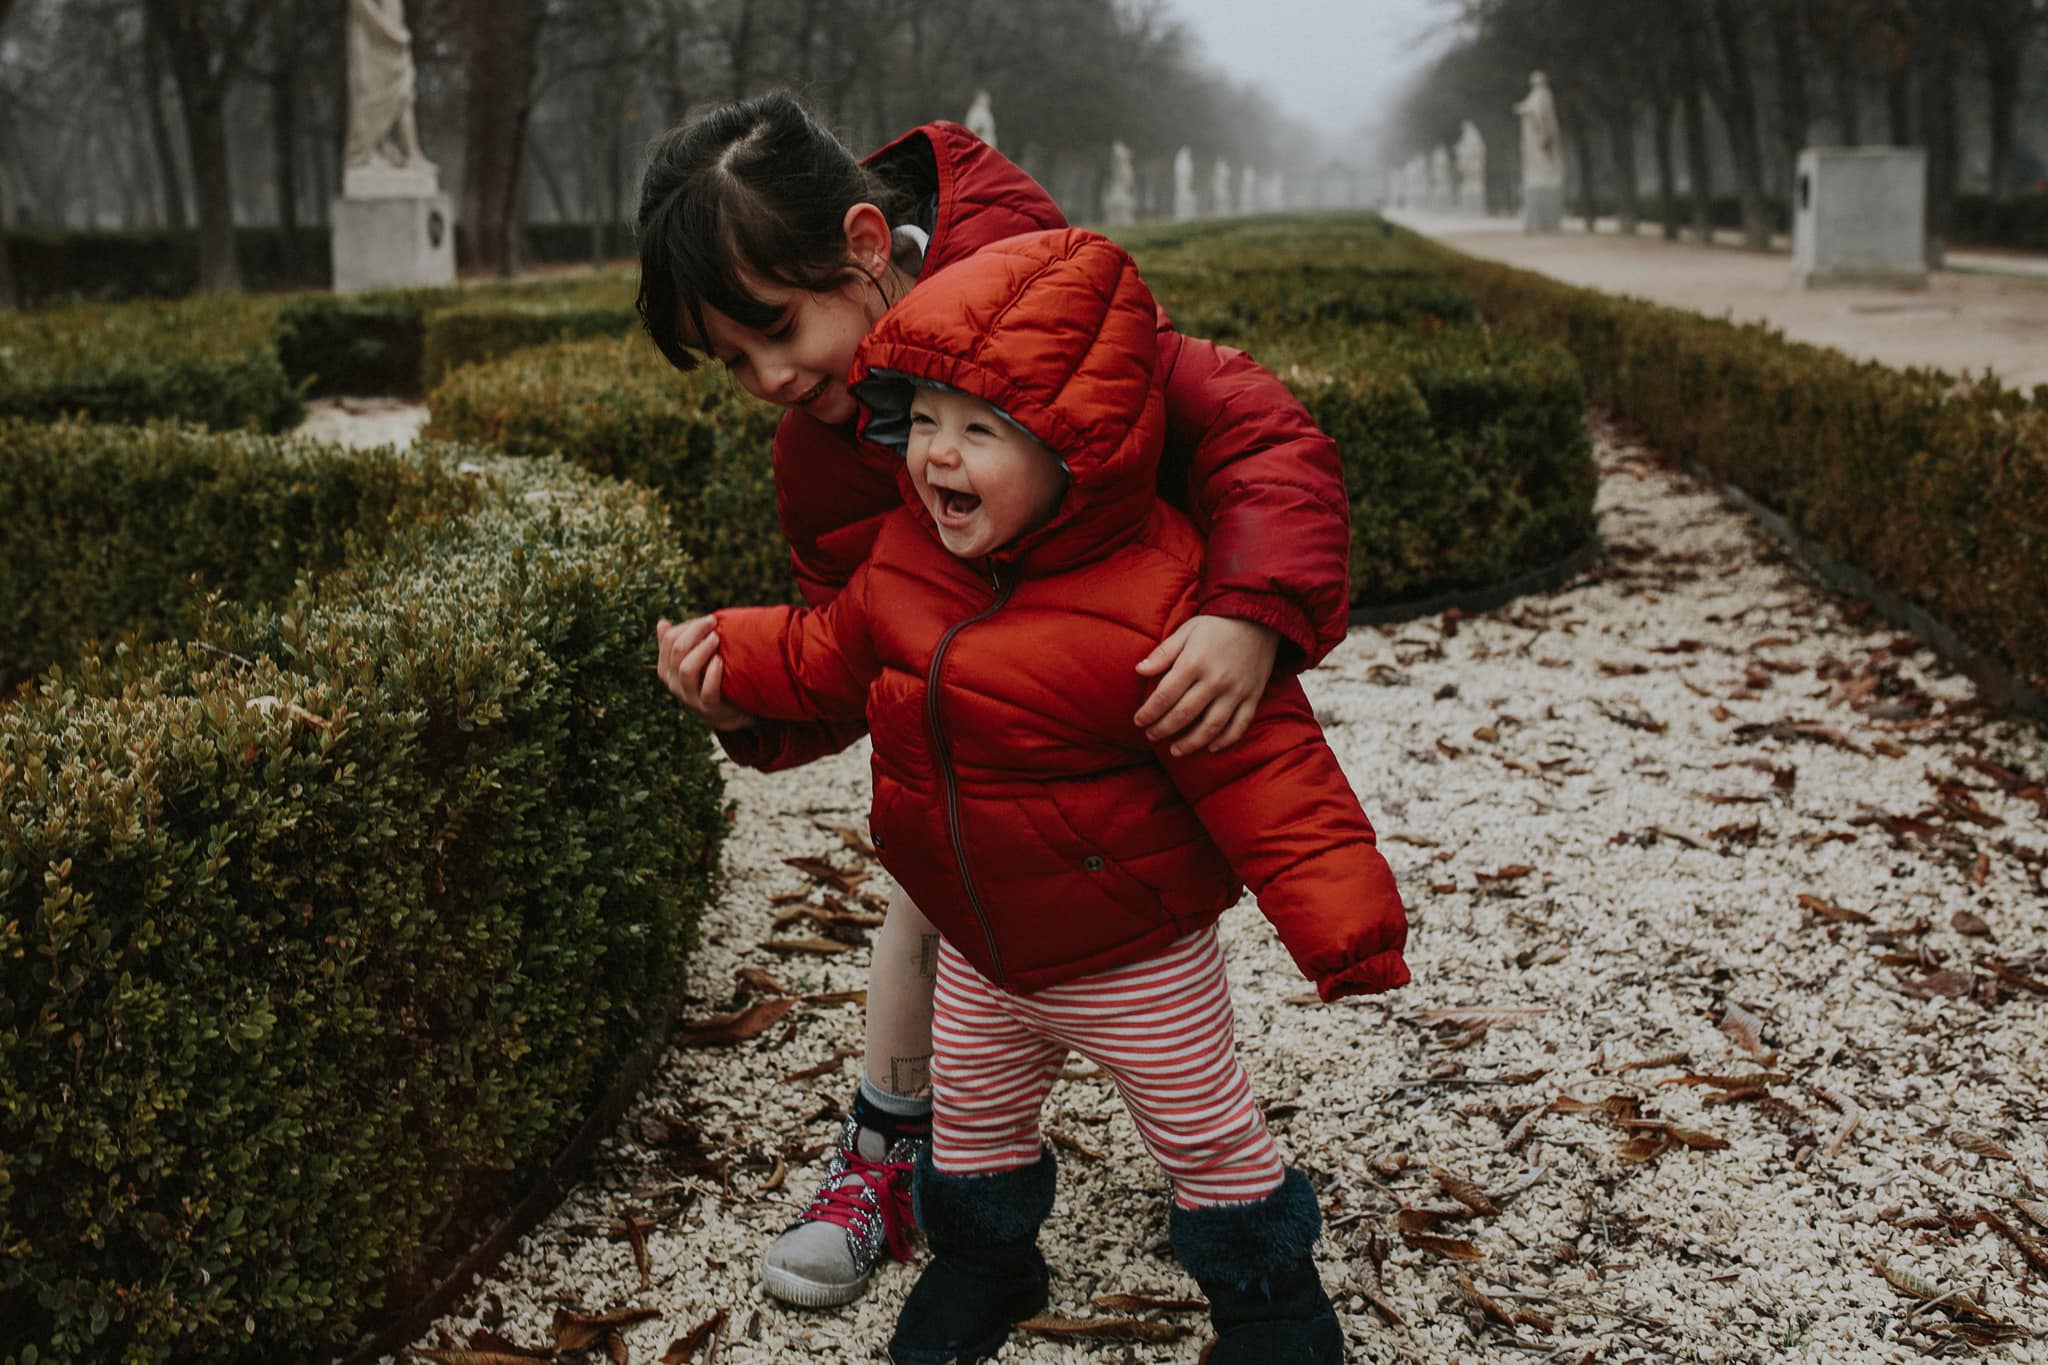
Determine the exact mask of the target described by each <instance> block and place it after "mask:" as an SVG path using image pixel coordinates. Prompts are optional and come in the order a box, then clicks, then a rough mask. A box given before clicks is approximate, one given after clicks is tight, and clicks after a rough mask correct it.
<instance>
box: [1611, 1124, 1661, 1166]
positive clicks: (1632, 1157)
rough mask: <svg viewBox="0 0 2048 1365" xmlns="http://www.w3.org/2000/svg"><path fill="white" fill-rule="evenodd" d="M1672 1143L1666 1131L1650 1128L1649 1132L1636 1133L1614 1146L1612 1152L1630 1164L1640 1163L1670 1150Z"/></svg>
mask: <svg viewBox="0 0 2048 1365" xmlns="http://www.w3.org/2000/svg"><path fill="white" fill-rule="evenodd" d="M1672 1145H1673V1144H1672V1141H1671V1137H1670V1135H1669V1134H1668V1133H1665V1132H1663V1131H1662V1130H1661V1129H1652V1130H1650V1131H1649V1132H1644V1133H1637V1134H1636V1135H1635V1136H1634V1137H1632V1138H1630V1139H1629V1140H1628V1141H1627V1142H1624V1143H1622V1144H1621V1146H1620V1147H1618V1148H1616V1149H1615V1153H1614V1154H1615V1155H1616V1156H1618V1157H1620V1158H1621V1159H1622V1160H1623V1161H1626V1162H1629V1163H1631V1164H1632V1165H1641V1164H1642V1163H1644V1162H1648V1161H1655V1160H1656V1159H1657V1158H1658V1157H1660V1156H1662V1155H1664V1153H1666V1152H1668V1151H1670V1150H1671V1148H1672Z"/></svg>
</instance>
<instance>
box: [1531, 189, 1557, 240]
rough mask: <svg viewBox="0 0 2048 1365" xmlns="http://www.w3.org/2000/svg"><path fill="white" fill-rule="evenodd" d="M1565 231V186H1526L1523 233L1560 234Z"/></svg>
mask: <svg viewBox="0 0 2048 1365" xmlns="http://www.w3.org/2000/svg"><path fill="white" fill-rule="evenodd" d="M1563 229H1564V186H1562V185H1524V186H1523V187H1522V231H1524V232H1560V231H1562V230H1563Z"/></svg>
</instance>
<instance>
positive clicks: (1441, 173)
mask: <svg viewBox="0 0 2048 1365" xmlns="http://www.w3.org/2000/svg"><path fill="white" fill-rule="evenodd" d="M1429 188H1430V192H1431V193H1430V199H1431V203H1430V207H1431V208H1433V209H1435V210H1437V211H1438V212H1439V213H1448V212H1450V211H1451V210H1452V209H1453V208H1456V207H1457V204H1458V176H1457V173H1456V172H1455V171H1453V170H1452V169H1451V153H1450V150H1449V149H1448V148H1445V147H1438V148H1437V149H1436V150H1434V151H1432V152H1431V153H1430V154H1429Z"/></svg>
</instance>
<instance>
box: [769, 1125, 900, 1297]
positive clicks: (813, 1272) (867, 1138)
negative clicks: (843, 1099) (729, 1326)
mask: <svg viewBox="0 0 2048 1365" xmlns="http://www.w3.org/2000/svg"><path fill="white" fill-rule="evenodd" d="M922 1140H923V1139H922V1137H921V1136H906V1137H899V1138H897V1139H896V1140H895V1141H894V1142H890V1141H889V1140H888V1138H887V1137H885V1136H884V1135H883V1134H882V1133H880V1132H877V1131H876V1130H875V1129H873V1128H863V1127H862V1126H861V1124H860V1121H859V1120H858V1119H856V1118H854V1117H853V1116H852V1115H848V1116H847V1118H846V1121H845V1124H844V1125H843V1126H842V1127H841V1128H840V1130H839V1150H838V1151H836V1152H834V1153H833V1154H832V1158H831V1160H829V1161H827V1162H826V1163H825V1178H824V1179H823V1180H822V1181H820V1182H819V1184H818V1192H817V1193H816V1194H815V1195H812V1196H811V1202H810V1206H809V1207H808V1208H806V1209H805V1210H804V1211H803V1215H802V1216H801V1217H799V1218H798V1219H797V1220H796V1221H795V1222H794V1223H791V1224H790V1225H789V1227H788V1228H786V1229H785V1230H784V1231H783V1233H782V1235H781V1236H780V1237H777V1238H776V1239H775V1240H774V1242H772V1243H771V1244H770V1245H769V1247H768V1252H767V1254H766V1255H765V1256H763V1257H762V1258H761V1287H762V1288H764V1289H766V1290H767V1291H768V1292H769V1293H770V1294H773V1295H774V1296H775V1297H776V1298H778V1299H781V1300H782V1301H783V1302H784V1303H793V1304H797V1305H799V1306H801V1307H804V1308H830V1307H832V1306H834V1305H836V1304H842V1303H851V1302H853V1300H855V1299H857V1298H859V1297H860V1296H861V1294H862V1293H863V1292H864V1291H865V1290H866V1289H867V1287H868V1277H869V1276H871V1275H873V1274H874V1272H875V1267H876V1266H877V1265H880V1264H881V1261H882V1257H883V1256H884V1255H885V1254H886V1255H888V1256H889V1257H891V1258H893V1259H895V1260H898V1261H903V1260H908V1259H909V1258H910V1255H911V1252H912V1250H913V1248H912V1245H911V1230H912V1228H914V1227H915V1226H916V1221H915V1218H914V1216H913V1215H912V1213H911V1208H910V1165H911V1162H912V1161H914V1160H915V1159H916V1157H917V1149H918V1146H919V1144H920V1143H921V1142H922Z"/></svg>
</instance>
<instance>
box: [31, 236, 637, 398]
mask: <svg viewBox="0 0 2048 1365" xmlns="http://www.w3.org/2000/svg"><path fill="white" fill-rule="evenodd" d="M633 289H634V281H633V278H632V276H631V275H630V274H628V273H626V272H611V273H608V274H602V275H578V276H573V277H565V278H560V279H554V280H542V281H533V282H519V283H506V284H490V285H480V286H479V285H469V286H463V287H460V288H446V289H415V290H397V291H391V292H385V293H374V294H356V295H341V296H337V295H307V296H302V297H297V298H292V299H263V298H255V297H246V296H236V297H233V298H226V299H188V300H180V301H177V302H170V303H159V302H136V303H125V304H104V303H101V304H72V305H67V306H64V307H59V308H51V309H46V310H42V311H38V312H32V313H23V314H15V315H7V316H0V417H5V416H15V417H27V418H34V419H40V420H45V421H47V420H51V419H54V418H56V417H58V416H61V415H67V414H69V415H76V416H82V417H87V418H91V419H94V420H98V421H110V422H144V421H149V420H151V419H154V418H174V419H179V420H183V421H188V422H197V423H199V424H201V425H203V426H209V427H213V428H215V429H217V430H229V429H234V428H240V427H254V428H256V429H258V430H262V431H281V430H285V429H287V428H289V427H291V426H294V425H296V424H297V423H298V422H299V420H300V419H301V417H302V416H303V414H304V410H305V409H304V402H303V399H302V395H304V394H308V393H310V394H314V395H324V394H336V393H349V394H371V393H401V394H415V393H424V392H426V391H427V390H428V389H430V388H431V387H433V385H434V384H435V383H437V382H438V381H439V380H440V379H441V377H442V376H443V375H444V374H446V373H447V372H448V371H449V370H450V369H453V368H454V367H456V366H458V365H462V364H467V363H470V362H472V361H476V360H480V359H486V358H488V357H491V356H495V355H502V354H504V353H505V352H507V351H510V350H515V349H518V348H520V347H523V346H531V345H534V344H536V343H538V342H543V341H551V340H557V339H561V338H566V337H578V336H590V335H594V334H605V335H617V334H622V333H624V332H625V331H627V330H628V329H629V328H631V327H633V326H634V325H635V323H636V321H637V318H636V315H635V314H634V311H633Z"/></svg>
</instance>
